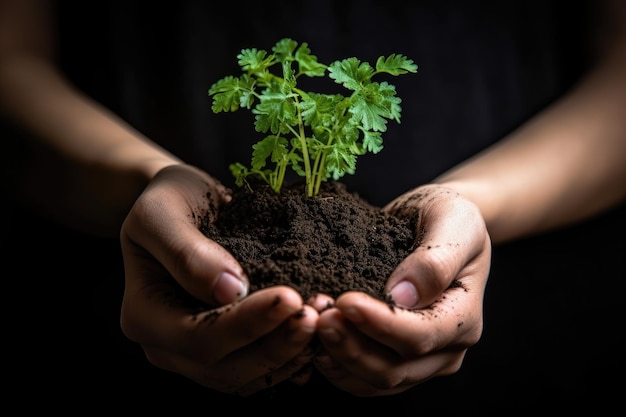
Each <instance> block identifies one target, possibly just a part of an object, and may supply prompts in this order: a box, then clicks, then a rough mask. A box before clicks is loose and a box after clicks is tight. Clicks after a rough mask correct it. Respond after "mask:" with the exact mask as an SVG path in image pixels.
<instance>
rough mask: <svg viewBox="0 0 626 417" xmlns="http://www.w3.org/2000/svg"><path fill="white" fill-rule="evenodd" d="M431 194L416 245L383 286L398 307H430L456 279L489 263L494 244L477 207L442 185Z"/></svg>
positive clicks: (418, 226)
mask: <svg viewBox="0 0 626 417" xmlns="http://www.w3.org/2000/svg"><path fill="white" fill-rule="evenodd" d="M429 195H430V197H433V198H429V199H423V200H421V202H423V204H421V205H419V207H418V210H419V214H420V215H419V216H416V217H419V218H418V220H417V224H416V230H418V231H420V233H418V236H420V241H419V242H418V245H417V248H416V249H415V250H414V251H413V252H412V253H411V254H409V255H408V256H407V257H406V258H405V259H404V260H403V261H402V262H401V263H400V264H399V265H398V266H397V268H396V269H395V270H394V271H393V272H392V273H391V275H390V277H389V279H388V281H387V284H386V288H385V289H386V294H387V295H388V296H389V298H391V299H392V300H393V302H394V303H395V304H396V305H398V306H401V307H404V308H409V309H418V308H424V307H427V306H429V305H430V304H432V303H433V302H434V301H436V300H437V299H438V298H439V297H441V295H442V294H443V293H444V291H445V290H446V289H447V288H449V287H450V286H451V285H453V284H454V282H455V281H457V280H460V279H462V278H463V277H464V276H467V275H471V274H473V273H475V272H476V270H477V269H478V268H482V269H485V268H487V269H488V267H489V266H488V265H489V260H490V248H491V242H490V239H489V235H488V233H487V229H486V226H485V222H484V219H483V218H482V215H481V213H480V211H479V209H478V207H477V206H476V205H475V204H474V203H472V202H471V201H469V200H467V199H465V198H464V197H462V196H460V195H459V194H456V193H450V192H449V190H441V189H440V188H439V187H438V189H435V190H434V191H431V192H430V193H429ZM481 272H484V271H481Z"/></svg>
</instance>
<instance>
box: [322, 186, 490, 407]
mask: <svg viewBox="0 0 626 417" xmlns="http://www.w3.org/2000/svg"><path fill="white" fill-rule="evenodd" d="M385 209H386V210H387V211H389V212H391V213H394V214H396V215H398V216H402V217H408V218H410V219H412V220H414V224H415V227H416V232H417V236H418V239H419V242H418V243H419V245H418V247H417V248H416V249H415V251H414V252H412V253H411V254H410V255H409V256H408V257H407V258H405V260H404V261H403V262H401V263H400V265H398V266H397V268H396V269H395V270H394V272H393V273H392V274H391V276H390V277H389V279H388V281H387V284H386V291H387V294H388V295H389V296H390V297H391V299H392V300H393V301H394V303H395V306H394V307H390V305H389V304H387V303H385V302H383V301H380V300H376V299H374V298H372V297H370V296H368V295H366V294H364V293H361V292H347V293H344V294H342V295H341V296H339V297H338V298H337V300H336V302H335V303H334V306H333V307H332V308H329V309H326V310H320V318H319V322H318V334H319V338H320V341H321V344H322V346H323V350H322V352H321V353H319V355H318V356H317V357H316V359H315V365H316V367H317V369H318V370H319V371H320V373H321V374H323V375H324V376H325V377H326V378H327V379H328V380H329V381H330V382H331V383H332V384H333V385H335V386H336V387H338V388H340V389H342V390H344V391H347V392H350V393H352V394H354V395H356V396H363V397H365V396H383V395H391V394H396V393H399V392H402V391H405V390H407V389H409V388H411V387H413V386H415V385H417V384H419V383H422V382H424V381H427V380H429V379H431V378H433V377H438V376H444V375H450V374H453V373H455V372H457V371H458V370H459V368H460V367H461V364H462V361H463V358H464V356H465V353H466V352H467V349H468V348H469V347H471V346H473V345H474V344H476V343H477V342H478V340H479V339H480V336H481V334H482V327H483V296H484V291H485V286H486V284H487V278H488V276H489V269H490V264H491V241H490V238H489V235H488V233H487V229H486V226H485V223H484V220H483V218H482V216H481V213H480V211H479V209H478V208H477V207H476V206H475V205H474V204H473V203H472V202H471V201H469V200H467V199H465V198H464V197H462V196H460V195H459V194H457V193H456V192H454V191H453V190H451V189H448V188H446V187H443V186H439V185H425V186H422V187H419V188H417V189H415V190H413V191H411V192H409V193H407V194H404V195H402V196H400V197H399V198H398V199H396V200H394V201H393V202H391V203H390V204H389V205H388V206H387V207H385ZM318 304H320V305H322V304H323V303H321V302H320V303H318ZM312 305H315V304H314V303H312Z"/></svg>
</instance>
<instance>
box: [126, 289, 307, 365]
mask: <svg viewBox="0 0 626 417" xmlns="http://www.w3.org/2000/svg"><path fill="white" fill-rule="evenodd" d="M184 296H185V294H184V292H181V291H180V290H178V291H177V290H176V289H175V288H173V287H172V286H171V285H168V284H165V283H161V284H156V285H153V286H151V287H147V288H145V289H144V290H143V291H142V292H140V293H137V294H129V295H128V296H126V295H125V297H124V300H123V302H122V317H123V320H122V330H123V331H124V333H125V335H126V336H127V337H128V338H129V339H130V340H133V341H135V342H138V343H141V344H144V345H152V346H158V347H160V348H161V349H164V350H167V351H170V352H175V353H178V354H181V355H185V356H190V357H194V358H197V360H201V361H203V362H205V363H215V362H217V361H219V360H221V359H222V358H224V357H226V356H227V355H229V354H230V353H231V352H234V351H236V350H238V349H241V348H242V347H243V346H246V345H248V344H250V343H252V342H254V341H256V340H257V339H259V338H261V337H263V336H264V335H266V334H268V333H270V332H271V331H273V330H274V329H276V328H277V327H279V326H280V325H281V324H282V323H283V322H284V321H285V320H288V319H289V318H290V317H291V316H293V315H295V314H297V313H298V312H300V311H301V310H302V308H303V302H302V298H301V297H300V295H299V294H298V292H297V291H295V290H294V289H292V288H289V287H284V286H276V287H271V288H267V289H264V290H260V291H256V292H254V293H253V294H251V295H250V296H248V297H246V298H245V299H244V300H241V301H240V302H237V303H234V304H229V305H227V306H224V307H221V308H218V309H213V310H206V308H204V309H202V308H196V309H194V308H193V307H189V305H190V303H189V302H188V301H186V300H184V298H183V297H184ZM305 323H308V322H306V321H305Z"/></svg>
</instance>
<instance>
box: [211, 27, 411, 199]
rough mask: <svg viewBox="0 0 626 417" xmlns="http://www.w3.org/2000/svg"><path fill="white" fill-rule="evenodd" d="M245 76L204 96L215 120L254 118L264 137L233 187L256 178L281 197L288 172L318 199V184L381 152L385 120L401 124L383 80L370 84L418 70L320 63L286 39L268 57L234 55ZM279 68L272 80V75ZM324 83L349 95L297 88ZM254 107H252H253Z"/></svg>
mask: <svg viewBox="0 0 626 417" xmlns="http://www.w3.org/2000/svg"><path fill="white" fill-rule="evenodd" d="M237 58H238V60H239V61H238V63H239V66H240V67H241V69H242V74H241V75H240V76H239V77H235V76H227V77H224V78H222V79H220V80H218V81H217V82H216V83H214V84H213V85H212V86H211V88H210V89H209V96H212V97H213V104H212V106H211V109H212V110H213V112H214V113H219V112H228V111H230V112H234V111H236V110H238V109H239V108H241V107H243V108H246V109H249V110H251V111H252V113H253V114H255V115H256V116H255V129H256V131H258V132H260V133H264V134H267V135H266V136H265V138H264V139H262V140H261V141H259V142H257V143H256V144H254V145H253V146H252V148H253V152H252V161H251V166H250V167H247V166H245V165H243V164H241V163H233V164H231V165H230V170H231V172H232V173H233V175H234V176H235V182H236V184H237V185H238V186H243V185H244V184H245V183H246V177H247V176H248V175H258V176H260V177H261V178H262V179H263V180H264V181H265V182H267V183H268V184H269V185H270V186H271V187H272V189H273V190H274V191H275V192H277V193H280V190H281V188H282V186H283V183H284V181H285V175H286V173H287V170H288V169H292V170H293V171H295V172H296V173H297V174H298V175H300V176H303V177H304V178H305V186H306V193H307V195H308V196H315V195H317V193H318V192H319V188H320V184H321V183H322V181H326V180H328V179H329V178H331V177H332V178H333V179H334V180H338V179H339V178H341V177H343V176H344V175H345V174H354V172H355V170H356V159H357V156H360V155H363V154H365V153H366V152H372V153H378V152H379V151H380V150H381V149H382V148H383V145H382V142H383V139H382V136H381V134H382V132H385V131H386V130H387V121H388V120H395V121H396V122H398V123H400V112H401V107H400V102H401V100H400V98H399V97H397V96H396V89H395V87H394V86H393V85H391V84H389V83H387V82H386V81H382V82H374V81H372V78H373V77H374V76H376V75H378V74H382V73H386V74H390V75H393V76H396V75H400V74H406V73H409V72H411V73H415V72H416V71H417V65H415V64H414V63H413V61H412V60H411V59H408V58H407V57H405V56H403V55H399V54H392V55H389V56H388V57H384V56H381V57H379V58H378V60H377V61H376V66H375V67H372V66H371V65H370V64H369V63H367V62H361V61H360V60H358V59H357V58H347V59H343V60H341V61H335V62H333V63H331V64H330V65H324V64H322V63H320V62H318V60H317V57H316V56H315V55H312V54H311V50H310V49H309V47H308V44H307V43H306V42H304V43H301V44H300V45H299V46H298V42H296V41H294V40H292V39H289V38H285V39H282V40H280V41H279V42H278V43H276V45H275V46H274V47H273V48H272V53H271V54H268V53H267V51H264V50H258V49H256V48H251V49H242V50H241V53H240V54H238V55H237ZM275 68H279V69H280V70H278V71H276V70H275V72H277V73H278V74H275V73H273V72H271V71H270V69H275ZM327 70H328V76H329V77H330V78H331V79H332V80H334V81H335V82H336V83H337V84H340V85H342V86H343V87H345V88H346V89H347V90H349V91H350V94H349V95H346V96H344V95H341V94H322V93H316V92H309V91H303V90H302V89H300V88H298V86H297V80H298V79H299V78H300V77H301V76H303V75H304V76H307V77H323V76H324V75H326V71H327ZM253 106H254V107H253Z"/></svg>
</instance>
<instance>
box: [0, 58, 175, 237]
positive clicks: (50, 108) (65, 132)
mask: <svg viewBox="0 0 626 417" xmlns="http://www.w3.org/2000/svg"><path fill="white" fill-rule="evenodd" d="M0 107H1V109H2V112H3V114H4V115H5V116H6V118H7V120H9V122H11V123H13V124H14V125H15V126H18V127H19V129H20V130H21V131H22V132H24V137H32V138H33V139H35V140H34V141H33V143H34V144H36V146H34V147H31V146H29V147H27V148H25V149H29V150H30V151H33V152H32V154H30V155H28V157H27V158H24V159H23V161H24V163H25V165H24V166H23V170H21V171H20V172H18V173H17V175H16V176H17V177H18V178H19V179H20V181H21V184H20V187H18V188H19V190H20V191H22V192H23V194H22V197H23V198H25V199H26V201H27V202H28V203H29V204H31V205H32V206H33V207H35V208H37V209H39V210H41V211H42V212H45V214H48V215H51V216H53V217H55V219H56V220H58V221H60V222H63V223H66V224H69V225H72V226H75V227H78V228H80V229H83V230H85V231H87V232H91V233H97V234H105V235H111V236H114V235H117V234H118V233H119V227H120V226H121V222H122V221H123V218H124V216H125V214H126V213H127V211H128V209H129V208H130V206H131V205H132V203H133V202H134V200H135V198H136V197H137V196H138V195H139V193H140V192H141V191H142V190H143V188H144V186H145V185H146V184H147V182H148V181H149V180H150V179H151V178H152V177H153V176H154V174H155V173H156V172H157V171H159V170H160V169H161V168H163V167H165V166H168V165H172V164H176V163H180V161H179V160H178V159H177V158H176V157H174V156H173V155H171V154H169V153H168V152H166V151H165V150H163V149H161V148H159V147H158V146H156V145H155V144H154V143H152V142H150V141H149V140H147V139H146V138H145V137H143V136H142V135H141V134H140V133H139V132H137V131H136V130H135V129H133V128H132V127H131V126H129V125H128V124H127V123H125V122H124V121H123V120H121V119H120V118H118V117H117V116H115V115H114V114H112V113H111V112H109V111H108V110H107V109H105V108H103V107H102V106H100V105H99V104H97V103H95V102H94V101H93V100H91V99H89V98H88V97H85V96H84V95H82V94H81V93H80V92H78V91H77V90H75V89H74V88H73V87H72V86H71V85H70V84H68V83H67V82H66V81H65V80H64V79H63V77H62V76H60V74H58V73H57V72H56V70H55V69H54V67H53V66H52V65H50V64H49V63H48V62H47V61H46V60H44V59H42V58H39V57H37V56H36V55H31V54H15V55H9V56H5V57H4V58H3V59H2V60H1V61H0Z"/></svg>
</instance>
